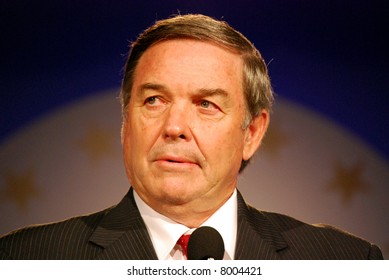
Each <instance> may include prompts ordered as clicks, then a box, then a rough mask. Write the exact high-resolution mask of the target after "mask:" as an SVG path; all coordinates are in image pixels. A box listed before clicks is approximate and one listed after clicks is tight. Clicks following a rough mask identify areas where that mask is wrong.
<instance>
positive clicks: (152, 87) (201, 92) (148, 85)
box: [139, 83, 229, 98]
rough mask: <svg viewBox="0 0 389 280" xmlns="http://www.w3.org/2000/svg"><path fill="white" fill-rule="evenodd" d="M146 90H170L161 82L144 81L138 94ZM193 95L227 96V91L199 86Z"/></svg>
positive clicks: (202, 96)
mask: <svg viewBox="0 0 389 280" xmlns="http://www.w3.org/2000/svg"><path fill="white" fill-rule="evenodd" d="M146 90H154V91H159V92H170V90H169V89H168V88H167V87H166V86H164V85H161V84H155V83H145V84H142V85H141V86H140V90H139V94H140V95H143V94H144V92H145V91H146ZM194 96H196V97H198V98H204V97H210V96H223V97H227V96H229V94H228V92H227V91H226V90H224V89H222V88H201V89H199V90H197V91H196V92H195V94H194Z"/></svg>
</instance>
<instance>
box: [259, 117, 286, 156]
mask: <svg viewBox="0 0 389 280" xmlns="http://www.w3.org/2000/svg"><path fill="white" fill-rule="evenodd" d="M263 142H264V144H263V147H262V149H263V151H264V152H266V153H268V154H269V155H270V156H271V157H276V156H277V155H278V153H279V152H280V150H281V149H282V148H284V147H285V146H287V145H288V144H289V143H290V137H289V136H288V135H287V134H286V133H284V132H283V131H282V129H281V128H280V126H279V125H278V124H277V123H273V124H271V125H270V126H269V129H268V131H267V134H266V136H265V138H264V140H263Z"/></svg>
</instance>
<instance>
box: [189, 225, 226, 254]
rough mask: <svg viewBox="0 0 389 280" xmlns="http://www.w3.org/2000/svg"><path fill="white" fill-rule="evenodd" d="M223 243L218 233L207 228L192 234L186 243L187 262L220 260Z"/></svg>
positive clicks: (199, 229)
mask: <svg viewBox="0 0 389 280" xmlns="http://www.w3.org/2000/svg"><path fill="white" fill-rule="evenodd" d="M223 256H224V242H223V238H222V237H221V235H220V233H219V232H218V231H217V230H216V229H214V228H212V227H208V226H204V227H199V228H198V229H196V230H195V231H193V232H192V234H191V235H190V238H189V241H188V260H212V259H213V260H222V259H223Z"/></svg>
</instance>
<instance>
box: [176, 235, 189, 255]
mask: <svg viewBox="0 0 389 280" xmlns="http://www.w3.org/2000/svg"><path fill="white" fill-rule="evenodd" d="M189 237H190V234H183V235H181V237H180V238H179V239H178V241H177V245H180V246H181V249H182V253H183V254H184V256H185V257H186V259H188V242H189Z"/></svg>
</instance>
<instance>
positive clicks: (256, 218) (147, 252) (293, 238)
mask: <svg viewBox="0 0 389 280" xmlns="http://www.w3.org/2000/svg"><path fill="white" fill-rule="evenodd" d="M226 230H228V229H226ZM236 244H237V247H236V252H235V259H246V260H247V259H382V258H383V257H382V253H381V251H380V249H379V248H378V247H377V246H375V245H373V244H370V243H369V242H367V241H365V240H362V239H360V238H357V237H355V236H352V235H350V234H347V233H345V232H342V231H340V230H338V229H335V228H332V227H329V226H324V225H323V226H313V225H309V224H305V223H303V222H300V221H297V220H295V219H293V218H291V217H288V216H285V215H280V214H276V213H269V212H262V211H258V210H256V209H254V208H252V207H250V206H248V205H246V203H245V202H244V200H243V198H242V196H241V195H240V193H239V192H238V234H237V243H236ZM0 259H143V260H145V259H157V255H156V253H155V251H154V248H153V245H152V242H151V239H150V237H149V235H148V233H147V229H146V226H145V224H144V222H143V220H142V218H141V216H140V213H139V211H138V209H137V207H136V204H135V201H134V197H133V192H132V189H131V190H130V191H129V192H128V194H127V195H126V196H125V197H124V198H123V200H122V201H121V202H120V203H119V204H118V205H116V206H114V207H111V208H109V209H106V210H104V211H101V212H98V213H94V214H91V215H88V216H81V217H75V218H71V219H69V220H66V221H62V222H58V223H53V224H47V225H40V226H33V227H28V228H24V229H21V230H17V231H15V232H12V233H10V234H8V235H6V236H4V237H2V238H1V239H0Z"/></svg>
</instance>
